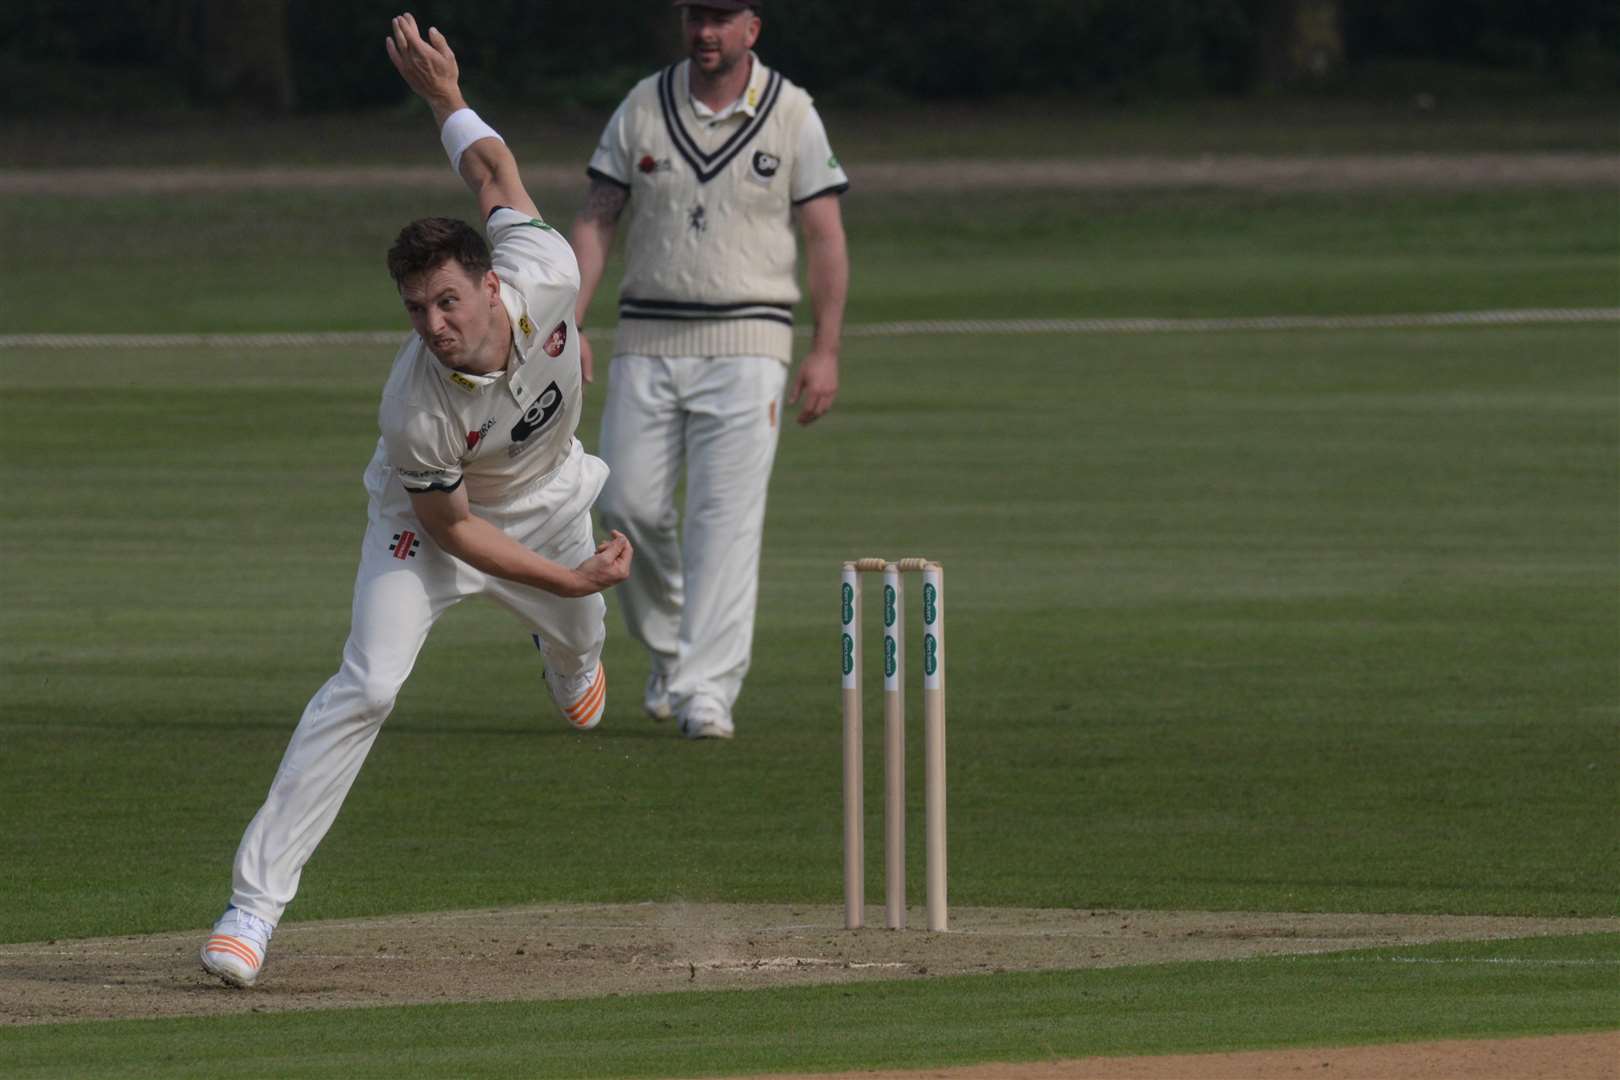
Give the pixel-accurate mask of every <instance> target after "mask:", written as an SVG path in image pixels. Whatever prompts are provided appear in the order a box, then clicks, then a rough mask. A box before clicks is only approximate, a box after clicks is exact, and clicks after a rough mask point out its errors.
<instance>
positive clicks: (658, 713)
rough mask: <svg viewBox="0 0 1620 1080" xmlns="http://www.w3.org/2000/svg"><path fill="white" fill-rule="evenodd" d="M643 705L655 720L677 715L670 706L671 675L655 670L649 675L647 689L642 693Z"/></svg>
mask: <svg viewBox="0 0 1620 1080" xmlns="http://www.w3.org/2000/svg"><path fill="white" fill-rule="evenodd" d="M641 707H642V709H643V710H644V711H645V712H646V713H647V715H648V716H650V717H652V718H653V719H654V720H668V719H669V718H670V717H672V716H674V715H675V710H673V709H671V708H670V707H669V676H668V675H665V674H664V673H663V672H662V671H655V672H653V673H652V674H651V675H648V676H647V689H646V690H645V691H643V693H642V695H641Z"/></svg>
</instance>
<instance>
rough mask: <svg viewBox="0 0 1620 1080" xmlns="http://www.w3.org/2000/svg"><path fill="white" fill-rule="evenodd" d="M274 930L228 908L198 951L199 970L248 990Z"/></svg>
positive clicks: (242, 912) (236, 908)
mask: <svg viewBox="0 0 1620 1080" xmlns="http://www.w3.org/2000/svg"><path fill="white" fill-rule="evenodd" d="M275 930H276V928H275V927H274V926H271V925H270V924H269V923H268V922H266V921H265V920H263V919H261V918H259V917H258V916H257V915H255V914H253V913H252V912H250V911H243V910H242V909H241V908H238V907H234V906H233V907H228V908H226V909H225V914H223V915H221V916H220V917H219V922H217V923H215V924H214V932H213V933H212V934H210V935H208V940H207V941H205V942H204V943H203V947H202V966H203V970H204V971H206V972H208V973H209V974H210V975H218V976H219V977H220V978H221V979H224V980H225V981H226V982H228V983H230V984H231V985H232V986H240V987H243V988H246V987H249V986H252V985H253V984H254V982H255V981H257V980H258V978H259V969H260V968H262V967H264V950H265V949H267V948H268V947H269V946H270V935H271V934H273V933H275Z"/></svg>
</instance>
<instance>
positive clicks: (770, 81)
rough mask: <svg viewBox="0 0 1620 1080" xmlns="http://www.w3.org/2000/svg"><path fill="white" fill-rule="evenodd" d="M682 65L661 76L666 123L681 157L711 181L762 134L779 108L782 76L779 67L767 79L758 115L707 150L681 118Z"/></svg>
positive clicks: (703, 181)
mask: <svg viewBox="0 0 1620 1080" xmlns="http://www.w3.org/2000/svg"><path fill="white" fill-rule="evenodd" d="M680 67H681V65H680V64H671V65H670V66H669V67H667V68H665V69H664V73H663V75H661V76H660V77H659V79H658V104H659V107H660V108H661V109H663V112H664V126H665V127H666V128H667V129H668V130H669V137H670V139H671V141H673V142H674V143H675V148H676V149H677V150H679V151H680V152H681V157H683V158H685V159H686V163H687V164H688V165H690V166H692V171H693V172H695V173H697V178H698V182H699V183H701V184H707V183H708V182H709V181H710V180H713V179H714V178H715V177H716V176H719V175H720V170H722V169H724V168H725V167H726V166H727V165H730V164H731V160H732V158H735V157H736V156H737V155H738V154H739V153H741V152H742V148H743V147H745V146H747V145H748V144H749V143H750V142H752V141H753V139H754V136H755V135H758V134H759V130H760V128H762V127H764V126H765V121H766V119H768V118H769V117H770V115H771V110H772V109H774V108H776V99H777V98H778V97H780V96H781V93H782V76H781V75H780V74H779V73H777V72H775V71H773V72H771V73H770V76H769V77H768V78H767V79H766V81H765V94H764V100H763V102H762V103H761V104H760V106H759V107H758V108H757V109H755V110H754V115H753V116H752V117H751V118H749V121H748V123H746V124H744V125H743V126H742V127H740V128H738V129H737V130H736V131H734V132H732V135H731V138H729V139H727V140H726V141H725V142H724V143H722V144H721V145H720V148H719V149H718V150H716V151H715V152H714V153H712V154H705V153H704V152H703V150H702V149H701V148H700V147H699V146H698V143H697V140H696V139H694V138H693V137H692V133H691V132H689V131H687V130H686V125H685V124H683V123H682V122H681V110H680V98H679V97H677V96H676V91H675V73H676V72H677V71H679V70H680ZM745 92H746V91H745Z"/></svg>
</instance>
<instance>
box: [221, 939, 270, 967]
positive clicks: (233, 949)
mask: <svg viewBox="0 0 1620 1080" xmlns="http://www.w3.org/2000/svg"><path fill="white" fill-rule="evenodd" d="M208 951H209V952H219V953H229V954H230V955H232V956H234V957H236V958H237V959H239V960H242V961H245V962H246V963H248V964H250V965H252V966H253V967H254V968H257V967H258V966H259V958H258V956H257V955H256V954H255V953H254V951H253V949H252V948H251V947H250V946H247V945H244V944H242V943H241V942H240V941H238V940H236V939H235V938H233V937H225V936H224V935H223V934H216V935H215V936H213V937H211V938H209V939H208Z"/></svg>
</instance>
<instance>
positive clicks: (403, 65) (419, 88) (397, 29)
mask: <svg viewBox="0 0 1620 1080" xmlns="http://www.w3.org/2000/svg"><path fill="white" fill-rule="evenodd" d="M384 47H385V48H386V49H387V50H388V59H390V60H392V61H393V62H394V68H395V70H397V71H398V72H399V77H400V78H402V79H404V80H405V82H406V85H408V86H409V87H410V88H411V89H412V90H415V91H416V92H417V93H418V94H419V95H421V97H422V98H423V100H425V101H426V102H427V103H428V104H430V105H432V104H434V103H435V102H436V101H438V102H444V101H448V100H450V99H451V98H455V97H459V96H460V93H461V91H460V88H459V84H460V81H461V68H460V66H459V65H458V64H457V63H456V54H455V53H453V52H451V51H450V43H449V42H448V41H446V40H445V39H444V35H443V34H441V33H439V31H438V29H437V28H436V27H429V28H428V36H427V38H426V40H424V39H423V37H422V35H421V33H419V32H418V31H417V29H416V16H414V15H410V14H406V15H396V16H395V17H394V21H393V26H392V28H391V33H390V35H389V37H388V39H387V41H386V42H385V44H384Z"/></svg>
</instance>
